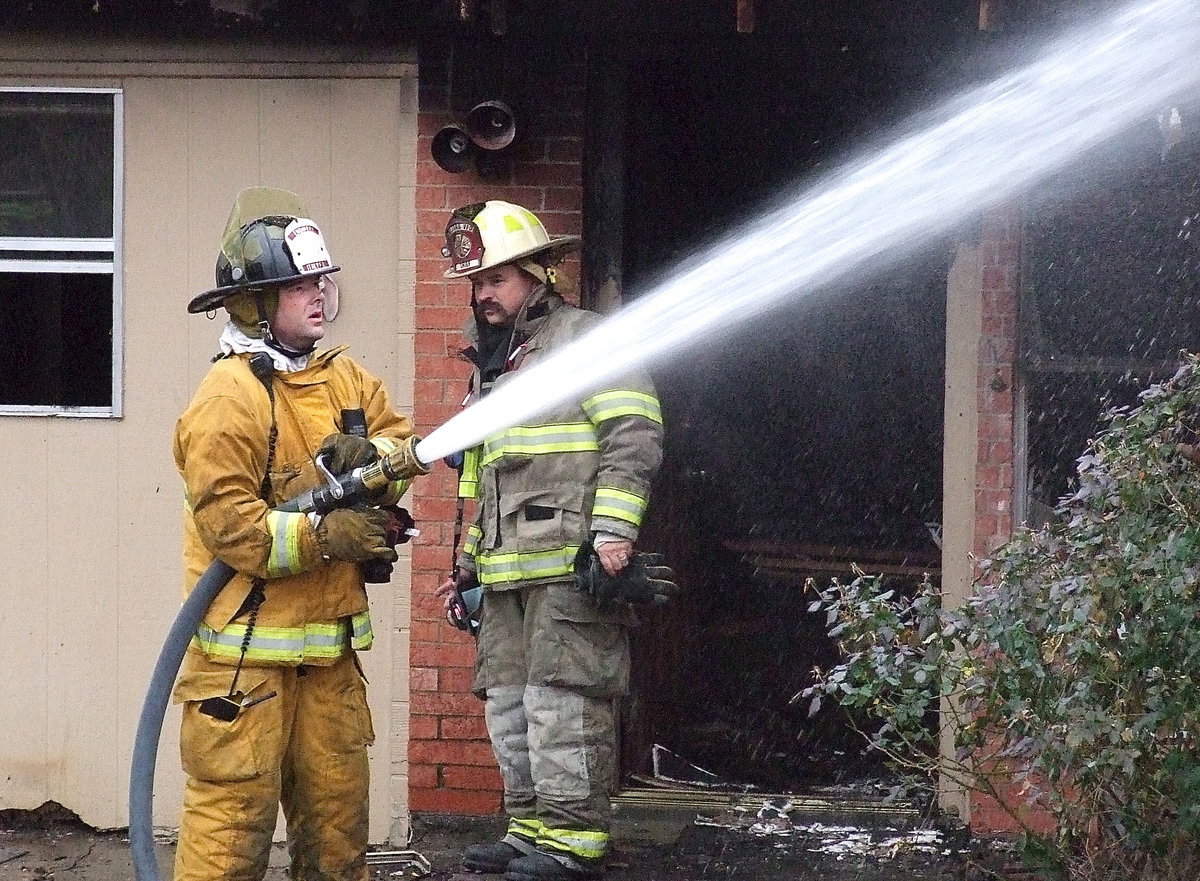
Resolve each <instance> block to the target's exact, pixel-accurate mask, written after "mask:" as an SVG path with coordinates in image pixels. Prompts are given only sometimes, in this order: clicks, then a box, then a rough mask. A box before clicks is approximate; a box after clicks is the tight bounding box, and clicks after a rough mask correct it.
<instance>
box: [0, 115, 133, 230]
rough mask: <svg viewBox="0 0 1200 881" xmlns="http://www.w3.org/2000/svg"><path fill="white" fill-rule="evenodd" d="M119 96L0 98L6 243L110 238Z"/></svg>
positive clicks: (0, 208) (0, 202)
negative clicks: (12, 240)
mask: <svg viewBox="0 0 1200 881" xmlns="http://www.w3.org/2000/svg"><path fill="white" fill-rule="evenodd" d="M112 194H113V96H112V95H110V94H104V93H88V92H0V236H26V237H58V236H63V237H71V238H112V237H113V228H112V217H113V204H112Z"/></svg>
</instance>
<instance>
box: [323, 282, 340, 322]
mask: <svg viewBox="0 0 1200 881" xmlns="http://www.w3.org/2000/svg"><path fill="white" fill-rule="evenodd" d="M321 292H322V293H323V294H324V295H325V304H324V305H323V306H322V307H321V310H322V311H323V312H324V313H325V320H326V321H333V319H335V318H337V314H338V309H339V308H341V301H340V299H339V291H338V285H337V282H336V281H334V280H333V278H332V277H331V276H328V275H325V276H322V277H321Z"/></svg>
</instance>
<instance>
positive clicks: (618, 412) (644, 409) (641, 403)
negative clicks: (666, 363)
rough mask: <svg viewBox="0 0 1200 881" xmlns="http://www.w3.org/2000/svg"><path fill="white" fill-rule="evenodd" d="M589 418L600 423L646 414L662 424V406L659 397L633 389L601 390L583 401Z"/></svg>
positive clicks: (653, 420) (650, 418) (652, 420)
mask: <svg viewBox="0 0 1200 881" xmlns="http://www.w3.org/2000/svg"><path fill="white" fill-rule="evenodd" d="M583 412H585V413H587V415H588V419H590V420H592V422H596V423H600V422H604V421H605V420H606V419H615V418H617V417H618V416H644V417H646V418H647V419H649V420H650V421H651V422H657V423H658V424H659V425H662V407H661V405H660V404H659V403H658V398H656V397H654V395H648V394H646V393H645V392H635V391H633V390H631V389H619V390H616V391H608V392H600V393H599V394H596V395H592V396H591V397H590V398H588V399H587V400H585V401H584V402H583Z"/></svg>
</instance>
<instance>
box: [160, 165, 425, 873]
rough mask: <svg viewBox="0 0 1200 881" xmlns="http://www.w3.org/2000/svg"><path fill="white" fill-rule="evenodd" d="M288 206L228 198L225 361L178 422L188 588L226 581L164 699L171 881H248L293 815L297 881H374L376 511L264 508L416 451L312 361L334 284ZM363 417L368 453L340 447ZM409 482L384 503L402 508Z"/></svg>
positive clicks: (355, 445) (367, 380) (367, 398)
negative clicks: (177, 724)
mask: <svg viewBox="0 0 1200 881" xmlns="http://www.w3.org/2000/svg"><path fill="white" fill-rule="evenodd" d="M337 269H338V267H336V266H334V265H333V263H332V261H331V260H330V258H329V254H328V252H327V251H326V249H325V243H324V239H323V238H322V236H321V233H320V230H319V229H317V227H316V224H314V223H313V222H312V221H311V220H306V219H305V212H304V210H303V208H302V207H301V206H300V205H299V201H298V199H297V198H296V197H295V196H294V195H293V194H291V193H287V192H284V191H280V190H272V189H269V188H252V189H250V190H245V191H243V192H242V193H241V194H239V196H238V200H237V203H236V204H235V205H234V210H233V213H232V215H231V217H230V220H229V225H228V228H227V230H226V234H225V237H224V241H223V243H222V247H221V252H220V256H219V257H218V261H217V273H216V274H217V284H218V287H217V288H214V289H213V290H210V291H207V292H205V293H203V294H200V295H199V296H197V297H195V298H194V299H193V300H192V302H191V303H190V304H189V306H188V311H189V312H205V311H210V310H214V309H216V308H217V307H218V306H224V308H225V310H226V311H227V312H228V313H229V317H230V320H229V322H228V323H227V324H226V325H225V327H224V330H223V332H222V334H221V339H220V347H221V354H220V355H219V356H218V357H217V358H216V359H215V361H216V363H214V364H213V366H212V368H211V369H210V371H209V373H208V375H207V376H206V377H205V378H204V380H203V382H202V383H201V385H200V387H199V389H198V390H197V391H196V394H195V396H194V397H193V399H192V402H191V404H190V405H189V406H188V408H187V410H186V411H185V412H184V413H183V415H182V416H181V417H180V418H179V422H178V425H177V428H176V434H175V461H176V464H177V465H178V468H179V471H180V473H181V474H182V476H183V481H184V489H185V494H186V499H185V500H186V513H185V522H184V565H185V570H186V571H185V577H186V586H187V590H189V591H190V590H191V588H192V586H193V585H194V584H195V583H196V581H197V579H198V578H199V577H200V575H201V574H202V573H203V572H204V570H205V569H206V568H207V567H208V565H209V564H210V563H211V562H212V560H213V559H214V557H219V558H220V559H222V560H224V561H225V562H227V563H228V564H229V565H230V566H232V567H233V568H234V569H236V570H237V574H236V575H235V576H234V578H233V579H232V580H231V581H230V583H229V584H228V585H226V586H225V587H224V588H223V589H222V590H221V592H220V593H219V594H218V595H217V597H216V599H215V600H214V602H213V603H212V605H211V607H210V608H209V610H208V612H207V614H206V616H205V618H204V621H203V623H202V624H201V625H200V627H199V629H198V631H197V633H196V635H195V637H194V638H193V640H192V643H191V645H190V647H189V649H188V652H187V655H186V657H185V659H184V663H183V668H182V671H181V673H180V676H179V680H178V682H177V684H176V686H175V695H174V696H175V700H176V702H179V703H182V704H183V721H182V728H181V732H180V747H181V753H182V759H183V768H184V771H185V773H186V774H187V785H186V790H185V794H184V805H183V815H182V819H181V822H180V830H179V845H178V849H177V851H176V859H175V872H174V878H175V881H215V879H236V881H261V879H262V877H263V875H264V873H265V872H266V869H267V859H268V856H269V853H270V847H271V838H272V834H273V832H274V830H275V819H276V815H277V814H278V811H279V805H280V804H281V803H282V805H283V810H284V814H285V816H286V818H287V833H288V845H289V849H290V851H291V867H290V877H291V878H292V879H293V881H367V877H368V872H367V865H366V859H365V851H366V847H367V835H368V815H367V788H368V787H367V784H368V779H367V778H368V771H367V746H368V745H369V744H370V743H371V742H372V740H373V738H374V734H373V731H372V727H371V716H370V712H369V710H368V707H367V702H366V690H365V687H364V683H363V679H362V676H361V671H360V668H359V666H358V660H357V658H356V657H355V652H356V651H358V650H362V649H366V648H369V647H370V645H371V639H372V632H371V617H370V614H369V612H368V608H367V594H366V590H365V588H364V577H363V571H362V568H361V564H366V563H372V562H373V563H375V564H376V565H378V564H379V563H382V564H383V565H384V570H385V573H384V575H383V576H382V577H380V576H378V573H377V572H376V577H374V578H373V580H385V579H386V570H387V569H388V565H387V564H388V563H390V562H393V561H395V559H396V551H395V549H394V548H393V547H392V546H390V545H389V543H388V540H387V539H386V538H385V529H386V527H387V525H388V524H387V523H386V522H385V521H386V514H385V513H384V512H383V511H381V510H380V509H379V508H377V507H376V508H365V507H364V508H359V509H350V510H336V511H332V512H330V513H329V514H327V515H325V516H324V517H323V518H321V517H318V516H316V515H310V514H298V513H287V512H283V511H280V510H277V509H276V506H277V505H279V504H280V503H282V502H284V501H287V500H289V499H291V498H293V497H295V496H297V495H299V494H300V493H301V492H303V491H304V490H307V489H310V488H312V487H314V486H315V485H317V484H318V483H320V482H323V481H322V480H321V479H320V477H319V475H318V473H317V471H316V468H315V465H314V457H315V456H317V455H318V454H324V456H325V460H326V465H327V467H328V468H329V470H331V471H332V472H333V473H335V474H340V473H344V472H346V471H349V470H350V469H351V468H353V467H357V466H360V465H365V464H369V463H370V462H372V461H374V460H375V459H377V458H378V457H379V455H381V454H384V455H386V454H387V453H389V452H391V451H392V450H394V449H396V448H397V446H399V445H405V444H412V443H414V442H415V438H414V436H413V435H412V430H411V427H410V423H409V420H408V419H406V418H405V417H402V416H399V415H397V414H396V412H395V411H394V410H393V409H392V406H391V403H390V402H389V399H388V394H387V391H386V390H385V389H384V387H383V384H382V383H381V382H380V381H379V380H378V379H376V378H374V377H373V376H371V375H370V374H369V373H367V371H366V370H364V369H363V368H362V367H361V366H359V365H358V364H357V363H356V362H355V361H354V360H352V359H351V358H350V356H349V355H346V354H345V353H344V351H343V349H344V347H338V348H334V349H331V350H328V351H317V350H316V349H315V347H316V343H317V341H318V340H319V339H321V338H322V337H323V336H324V323H325V320H326V319H327V318H328V317H331V314H332V312H333V311H334V308H333V302H334V299H335V296H336V294H335V291H336V286H335V285H334V283H333V280H332V279H330V278H327V274H328V273H331V272H335V271H337ZM360 409H361V411H362V416H363V421H365V425H366V437H365V438H364V437H362V436H360V435H357V434H356V435H349V434H346V433H344V429H345V425H344V424H343V423H344V420H345V419H346V414H345V412H344V411H355V410H360ZM405 489H406V482H405V481H398V482H396V483H393V484H392V485H390V486H389V487H388V488H387V489H386V490H385V495H386V498H383V499H379V500H378V502H379V503H380V504H383V503H386V502H389V501H395V500H396V499H399V497H400V495H402V494H403V492H404V491H405Z"/></svg>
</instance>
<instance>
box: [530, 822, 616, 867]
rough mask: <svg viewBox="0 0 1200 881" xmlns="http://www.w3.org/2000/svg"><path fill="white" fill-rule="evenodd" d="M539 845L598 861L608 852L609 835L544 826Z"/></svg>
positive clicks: (539, 837) (539, 836)
mask: <svg viewBox="0 0 1200 881" xmlns="http://www.w3.org/2000/svg"><path fill="white" fill-rule="evenodd" d="M537 843H538V847H545V848H547V849H549V850H556V851H559V852H560V853H568V854H570V855H571V856H575V857H582V858H583V859H585V860H598V859H601V858H602V857H603V856H604V854H605V853H606V852H607V851H608V833H607V832H586V831H584V830H582V829H553V828H551V827H550V826H543V827H542V831H541V834H539V835H538V841H537Z"/></svg>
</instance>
